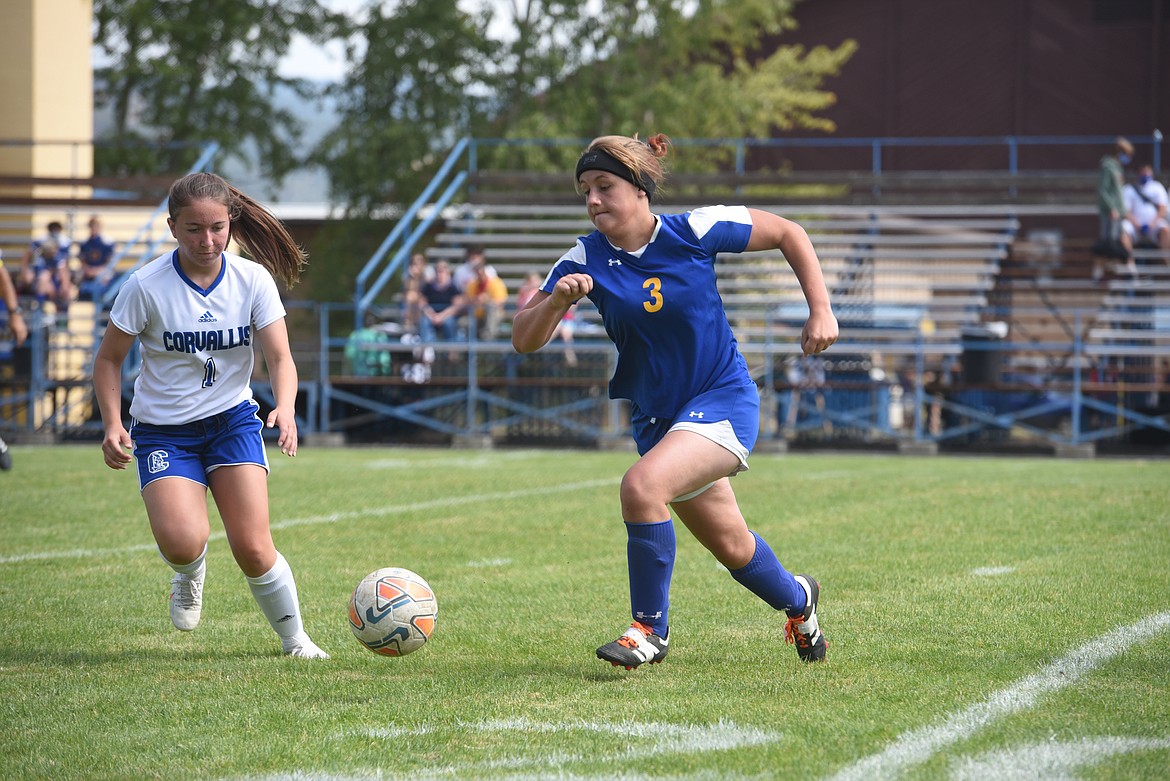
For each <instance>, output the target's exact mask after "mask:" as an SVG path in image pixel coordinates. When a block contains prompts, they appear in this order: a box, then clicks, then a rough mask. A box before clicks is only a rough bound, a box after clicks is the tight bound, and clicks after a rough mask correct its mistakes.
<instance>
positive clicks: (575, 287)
mask: <svg viewBox="0 0 1170 781" xmlns="http://www.w3.org/2000/svg"><path fill="white" fill-rule="evenodd" d="M592 289H593V277H591V276H589V275H588V274H566V275H565V276H563V277H561V278H560V279H559V280H557V284H556V287H554V288H553V292H552V297H553V298H554V299H556V301H555V302H554V303H556V304H557V305H559V306H565V305H566V304H572V303H574V302H576V301H579V300H580V299H582V298H584V297H585V296H587V295H589V291H590V290H592Z"/></svg>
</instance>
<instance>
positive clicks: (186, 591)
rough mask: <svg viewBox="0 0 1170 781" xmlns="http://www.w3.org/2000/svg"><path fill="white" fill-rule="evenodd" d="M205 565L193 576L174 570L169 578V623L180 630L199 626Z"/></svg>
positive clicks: (201, 612)
mask: <svg viewBox="0 0 1170 781" xmlns="http://www.w3.org/2000/svg"><path fill="white" fill-rule="evenodd" d="M206 575H207V566H206V565H204V566H202V567H200V568H199V571H198V572H196V573H195V576H194V577H192V576H190V575H184V574H182V573H180V572H176V573H175V576H174V577H173V578H171V598H170V599H171V623H172V624H174V625H175V629H178V630H179V631H181V632H190V631H191V630H192V629H194V628H195V627H197V626H199V617H200V616H201V615H202V614H203V579H204V577H206Z"/></svg>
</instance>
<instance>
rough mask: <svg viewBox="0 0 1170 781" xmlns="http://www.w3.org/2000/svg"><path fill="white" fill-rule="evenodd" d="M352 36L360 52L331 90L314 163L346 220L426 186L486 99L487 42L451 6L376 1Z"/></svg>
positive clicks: (447, 0) (447, 1)
mask: <svg viewBox="0 0 1170 781" xmlns="http://www.w3.org/2000/svg"><path fill="white" fill-rule="evenodd" d="M367 12H368V16H367V19H366V21H365V22H364V23H363V24H361V25H360V26H359V28H358V30H357V33H358V34H357V36H356V38H357V40H359V41H361V42H363V43H364V50H362V51H360V52H359V51H357V50H356V49H351V52H350V54H351V58H352V68H351V70H350V74H349V76H348V77H347V78H346V79H345V80H344V82H343V83H342V84H340V85H338V86H337V87H336V88H334V89H333V90H332V93H333V95H334V96H335V98H336V100H337V105H338V106H339V109H340V121H339V123H338V125H337V127H336V128H335V129H334V130H333V131H332V132H331V133H329V134H327V135H326V136H325V138H324V139H322V141H321V143H320V144H319V145H318V146H317V148H316V150H314V153H313V156H312V160H313V162H314V163H317V164H319V165H321V166H323V167H325V168H326V170H328V171H329V176H330V181H331V187H332V193H333V196H334V198H335V200H338V201H340V202H342V203H344V204H345V205H346V207H347V209H348V210H349V212H350V213H351V214H368V213H369V212H370V211H372V210H374V209H376V208H377V207H379V206H382V205H384V204H387V203H403V202H409V201H410V200H411V199H413V198H414V197H415V195H417V193H418V192H419V191H421V190H422V188H423V187H424V186H425V185H426V183H427V182H428V181H429V180H430V177H431V176H432V175H433V173H434V169H435V166H436V165H437V164H438V163H439V162H441V161H442V158H443V154H444V152H445V150H446V149H449V148H450V147H451V145H452V143H453V142H454V140H455V139H456V138H458V137H459V136H460V135H465V134H467V133H468V132H469V131H470V128H471V127H472V125H473V121H472V115H473V114H476V113H478V111H479V108H478V104H479V103H480V102H481V101H483V100H486V99H487V97H486V88H485V87H484V85H483V84H482V82H481V81H480V80H479V77H478V73H479V72H480V70H481V68H482V65H483V63H484V62H485V61H486V60H487V59H488V58H490V56H491V49H490V46H489V43H488V39H487V36H486V34H485V32H484V30H483V29H482V27H481V26H480V24H479V21H478V20H477V19H475V18H474V17H473V16H471V15H469V14H467V13H464V12H463V11H461V10H460V9H459V7H458V3H457V2H456V0H401V2H398V3H396V4H395V5H394V6H393V7H392V10H389V11H388V10H386V9H385V8H384V7H383V6H382V5H381V4H372V5H371V6H370V7H369V8H368V9H367Z"/></svg>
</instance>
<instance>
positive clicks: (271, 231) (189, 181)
mask: <svg viewBox="0 0 1170 781" xmlns="http://www.w3.org/2000/svg"><path fill="white" fill-rule="evenodd" d="M195 201H214V202H216V203H220V204H223V205H224V206H225V207H226V208H227V210H228V219H229V220H231V232H232V238H233V239H235V240H236V242H238V243H239V245H240V246H241V247H243V248H244V249H245V250H246V251H247V252H248V254H249V255H251V256H252V258H253V259H254V260H255V261H256V262H257V263H259V264H261V265H262V266H264V267H265V268H266V269H268V271H269V272H270V273H271V274H272V275H273V276H274V277H279V278H280V279H282V280H283V281H284V283H285V284H286V285H287V286H288V287H292V286H293V285H295V284H296V283H297V282H298V281H299V280H300V278H301V270H302V269H303V268H304V267H305V266H306V265H307V264H308V262H309V256H308V253H306V252H305V251H304V250H303V249H302V248H301V247H300V245H298V244H297V243H296V241H295V240H294V239H293V237H292V235H291V234H289V232H288V229H287V228H285V226H284V223H282V222H281V221H280V220H278V219H277V218H276V217H274V216H273V215H272V213H271V212H269V211H268V210H267V209H265V208H264V207H263V206H261V205H260V204H259V203H257V202H256V201H254V200H252V198H250V197H248V196H247V195H245V194H244V193H242V192H241V191H240V190H237V189H236V188H235V187H233V186H231V185H230V184H228V183H227V181H226V180H224V179H223V177H221V176H218V175H216V174H212V173H194V174H188V175H186V176H184V177H183V178H182V179H179V180H178V181H177V182H175V183H174V184H173V185H171V191H170V195H169V197H168V200H167V210H168V211H169V212H170V215H171V219H172V220H173V219H175V218H176V217H177V216H178V213H179V210H180V209H182V208H183V207H185V206H190V205H191V204H192V203H194V202H195Z"/></svg>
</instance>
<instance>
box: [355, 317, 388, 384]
mask: <svg viewBox="0 0 1170 781" xmlns="http://www.w3.org/2000/svg"><path fill="white" fill-rule="evenodd" d="M364 322H365V325H364V326H363V327H362V328H359V329H357V330H355V331H353V332H352V333H350V335H349V338H348V339H346V341H345V363H346V366H347V368H348V369H349V372H350V374H353V375H354V376H355V377H389V376H390V374H391V358H390V343H391V339H390V334H388V333H387V332H386V331H385V329H382V328H378V325H379V322H378V318H377V317H375V316H374V315H373V314H372V313H370V312H366V316H365V320H364Z"/></svg>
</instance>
